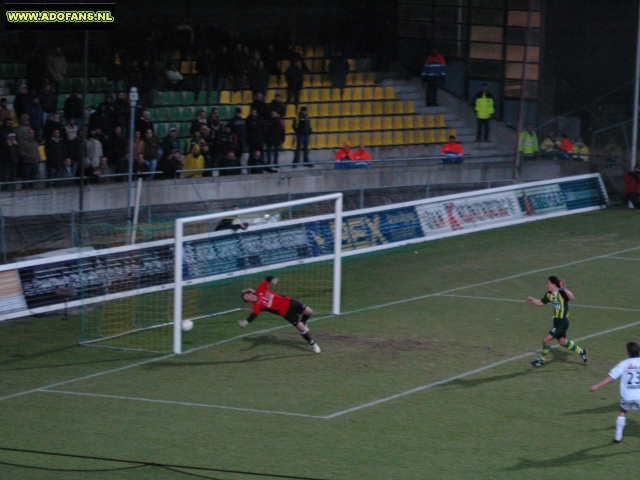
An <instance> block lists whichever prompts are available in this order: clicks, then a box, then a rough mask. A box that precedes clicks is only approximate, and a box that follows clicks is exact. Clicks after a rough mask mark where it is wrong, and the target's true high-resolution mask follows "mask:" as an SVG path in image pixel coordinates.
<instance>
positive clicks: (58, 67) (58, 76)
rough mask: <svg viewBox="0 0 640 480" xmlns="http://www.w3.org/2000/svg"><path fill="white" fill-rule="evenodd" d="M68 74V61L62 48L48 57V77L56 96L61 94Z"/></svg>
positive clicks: (58, 48)
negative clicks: (61, 86)
mask: <svg viewBox="0 0 640 480" xmlns="http://www.w3.org/2000/svg"><path fill="white" fill-rule="evenodd" d="M66 74H67V59H66V58H65V57H64V53H63V52H62V48H61V47H56V48H55V50H54V51H53V52H52V53H51V54H50V55H49V56H48V57H47V77H48V78H49V80H51V82H52V83H53V86H54V89H53V90H54V91H55V93H56V94H58V93H60V83H61V82H62V81H63V80H64V76H65V75H66Z"/></svg>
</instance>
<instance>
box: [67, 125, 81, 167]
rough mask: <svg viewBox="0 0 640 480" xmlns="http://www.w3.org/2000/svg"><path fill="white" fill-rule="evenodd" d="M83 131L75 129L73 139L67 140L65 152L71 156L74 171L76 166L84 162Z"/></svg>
mask: <svg viewBox="0 0 640 480" xmlns="http://www.w3.org/2000/svg"><path fill="white" fill-rule="evenodd" d="M83 133H84V132H83V131H82V130H76V137H75V138H74V139H73V140H67V152H68V155H69V158H71V162H72V163H73V170H74V171H75V172H77V171H78V167H79V166H80V165H81V164H83V163H84V145H83V142H82V136H83Z"/></svg>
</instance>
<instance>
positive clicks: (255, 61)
mask: <svg viewBox="0 0 640 480" xmlns="http://www.w3.org/2000/svg"><path fill="white" fill-rule="evenodd" d="M260 60H262V57H261V55H260V50H254V51H253V55H251V56H250V57H249V58H248V59H247V68H248V73H249V74H250V73H251V71H252V70H255V69H256V68H258V66H259V65H260ZM249 85H251V83H249Z"/></svg>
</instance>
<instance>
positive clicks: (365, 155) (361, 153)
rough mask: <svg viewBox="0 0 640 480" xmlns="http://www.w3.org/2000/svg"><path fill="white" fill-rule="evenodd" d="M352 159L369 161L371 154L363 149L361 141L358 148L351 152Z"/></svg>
mask: <svg viewBox="0 0 640 480" xmlns="http://www.w3.org/2000/svg"><path fill="white" fill-rule="evenodd" d="M352 158H353V159H354V160H366V161H371V154H370V153H369V152H367V151H365V149H364V145H363V144H362V143H361V144H360V145H358V150H356V153H354V154H353V157H352Z"/></svg>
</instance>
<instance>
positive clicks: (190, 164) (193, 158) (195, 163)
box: [182, 145, 204, 178]
mask: <svg viewBox="0 0 640 480" xmlns="http://www.w3.org/2000/svg"><path fill="white" fill-rule="evenodd" d="M203 168H204V157H203V156H202V154H201V153H200V146H199V145H193V146H192V147H191V152H189V154H188V155H187V156H186V157H185V158H184V167H183V170H202V169H203ZM201 177H202V171H199V172H184V173H183V174H182V178H201Z"/></svg>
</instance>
